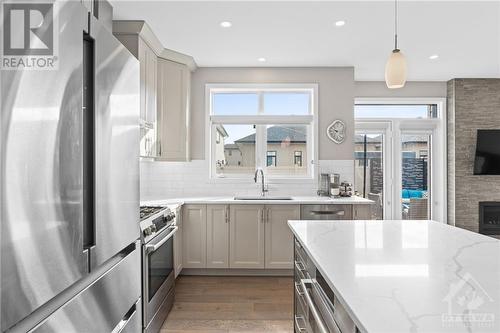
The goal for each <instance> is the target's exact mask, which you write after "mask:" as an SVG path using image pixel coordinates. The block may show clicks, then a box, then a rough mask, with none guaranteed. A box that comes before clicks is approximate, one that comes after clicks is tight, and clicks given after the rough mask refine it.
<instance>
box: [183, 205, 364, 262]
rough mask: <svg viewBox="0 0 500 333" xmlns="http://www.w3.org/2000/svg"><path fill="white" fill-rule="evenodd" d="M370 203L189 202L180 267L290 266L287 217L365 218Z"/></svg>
mask: <svg viewBox="0 0 500 333" xmlns="http://www.w3.org/2000/svg"><path fill="white" fill-rule="evenodd" d="M369 207H370V206H369V205H290V204H286V205H261V204H238V205H224V204H213V205H212V204H208V205H197V204H188V205H185V206H184V207H183V214H182V266H181V267H180V268H181V269H182V268H221V269H228V268H237V269H292V268H293V253H294V251H293V245H292V244H293V235H292V232H291V230H290V228H289V227H288V221H289V220H298V219H308V220H314V219H325V220H328V219H333V220H341V219H344V220H350V219H369V217H370V209H369Z"/></svg>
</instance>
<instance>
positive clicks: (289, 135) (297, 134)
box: [235, 125, 307, 143]
mask: <svg viewBox="0 0 500 333" xmlns="http://www.w3.org/2000/svg"><path fill="white" fill-rule="evenodd" d="M306 138H307V127H306V126H304V125H300V126H294V125H290V126H272V127H269V128H268V129H267V142H270V143H281V142H283V141H287V142H290V143H306ZM235 143H255V134H250V135H248V136H245V137H243V138H241V139H239V140H236V141H235Z"/></svg>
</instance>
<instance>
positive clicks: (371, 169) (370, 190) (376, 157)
mask: <svg viewBox="0 0 500 333" xmlns="http://www.w3.org/2000/svg"><path fill="white" fill-rule="evenodd" d="M377 127H378V128H376V127H374V128H366V129H358V130H357V131H356V133H355V148H354V159H355V160H354V188H355V191H356V192H357V193H358V195H360V196H362V197H364V198H367V199H370V200H373V201H374V202H375V204H374V205H373V206H372V216H371V217H372V219H376V220H381V219H390V218H391V216H392V212H391V211H390V209H388V206H389V205H390V193H387V191H388V190H390V188H389V187H388V186H387V184H388V183H389V182H390V179H391V177H390V170H391V165H390V164H391V163H390V161H391V158H390V145H391V143H390V142H389V141H388V137H389V136H388V134H387V133H388V128H386V125H384V124H378V126H377ZM387 163H389V164H387Z"/></svg>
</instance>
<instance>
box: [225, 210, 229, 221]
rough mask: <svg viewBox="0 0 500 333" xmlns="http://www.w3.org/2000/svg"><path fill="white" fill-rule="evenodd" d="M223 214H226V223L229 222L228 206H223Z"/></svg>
mask: <svg viewBox="0 0 500 333" xmlns="http://www.w3.org/2000/svg"><path fill="white" fill-rule="evenodd" d="M224 214H225V215H226V223H229V207H228V206H226V207H225V208H224Z"/></svg>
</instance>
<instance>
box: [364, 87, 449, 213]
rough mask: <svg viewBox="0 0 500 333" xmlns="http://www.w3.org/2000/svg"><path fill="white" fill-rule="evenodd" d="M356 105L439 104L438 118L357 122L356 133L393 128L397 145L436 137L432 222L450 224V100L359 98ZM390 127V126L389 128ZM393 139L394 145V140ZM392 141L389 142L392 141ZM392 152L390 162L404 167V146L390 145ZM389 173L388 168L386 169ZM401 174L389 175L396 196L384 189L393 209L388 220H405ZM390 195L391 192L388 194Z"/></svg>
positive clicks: (387, 179)
mask: <svg viewBox="0 0 500 333" xmlns="http://www.w3.org/2000/svg"><path fill="white" fill-rule="evenodd" d="M354 104H355V105H356V104H374V105H376V104H436V105H437V118H427V119H411V118H355V119H354V120H355V127H356V130H367V129H377V126H378V125H380V124H384V123H385V124H389V126H388V127H385V128H386V129H388V128H390V129H391V130H390V131H389V132H391V133H392V136H393V138H394V141H395V142H400V141H401V140H400V138H401V135H402V134H407V133H412V132H414V133H423V132H427V133H428V134H431V135H432V139H431V140H435V141H436V142H435V145H433V148H434V149H431V152H430V156H429V157H430V161H431V164H432V168H433V177H432V176H431V177H432V178H431V193H430V196H431V200H432V209H431V219H432V220H435V221H439V222H443V223H447V215H448V212H447V207H448V202H447V192H448V187H447V185H448V182H447V175H448V165H447V160H448V159H447V145H446V138H447V130H446V122H447V119H446V98H436V97H429V98H427V97H419V98H355V103H354ZM385 126H387V125H385ZM393 138H391V140H390V141H391V142H392V139H393ZM388 141H389V140H388ZM384 148H387V149H388V151H387V152H386V153H384V158H388V159H387V160H392V159H393V158H394V159H396V163H397V165H400V164H401V145H390V147H384ZM384 169H385V167H384ZM396 171H397V170H390V172H388V173H390V175H386V174H385V170H384V184H385V183H387V186H396V188H394V190H393V191H392V196H389V195H386V194H388V193H386V189H385V187H386V185H384V196H385V198H386V199H385V201H387V202H386V204H384V207H385V208H388V207H392V208H391V209H390V212H388V214H387V217H386V218H388V219H391V218H396V219H398V218H400V217H401V209H400V208H401V207H400V198H401V187H400V184H401V175H399V174H396V173H397V172H396ZM387 192H390V191H387Z"/></svg>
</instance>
